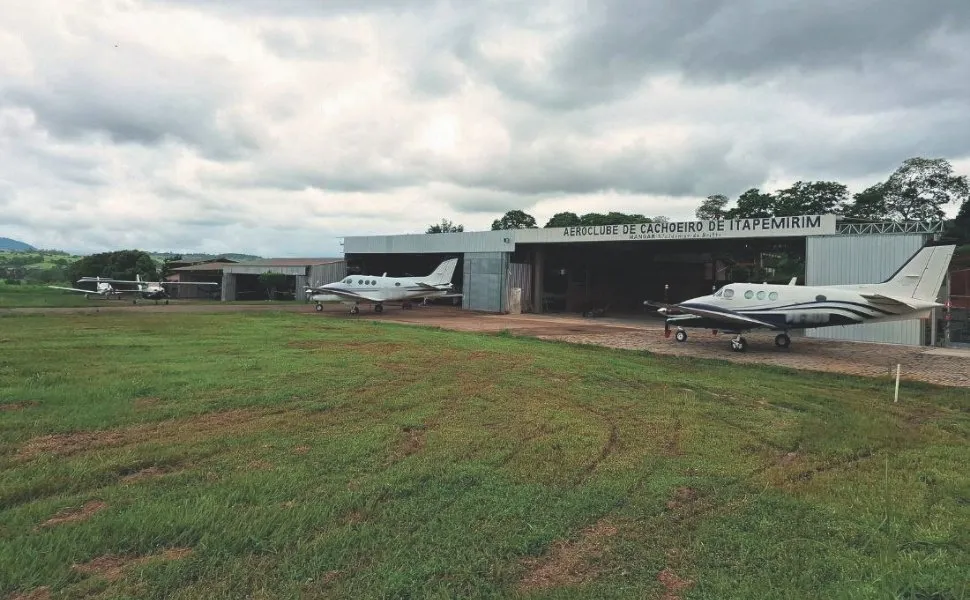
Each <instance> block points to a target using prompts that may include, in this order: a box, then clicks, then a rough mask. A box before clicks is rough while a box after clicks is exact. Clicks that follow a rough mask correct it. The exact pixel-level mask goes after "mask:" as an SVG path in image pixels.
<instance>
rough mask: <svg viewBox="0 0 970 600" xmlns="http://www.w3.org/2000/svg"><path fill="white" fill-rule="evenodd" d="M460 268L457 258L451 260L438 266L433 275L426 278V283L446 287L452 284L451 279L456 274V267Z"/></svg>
mask: <svg viewBox="0 0 970 600" xmlns="http://www.w3.org/2000/svg"><path fill="white" fill-rule="evenodd" d="M456 266H458V259H457V258H449V259H448V260H446V261H445V262H443V263H441V264H440V265H438V268H437V269H435V270H434V272H433V273H431V275H428V276H427V277H425V278H424V282H425V283H428V284H430V285H446V284H449V283H451V278H452V276H454V274H455V267H456Z"/></svg>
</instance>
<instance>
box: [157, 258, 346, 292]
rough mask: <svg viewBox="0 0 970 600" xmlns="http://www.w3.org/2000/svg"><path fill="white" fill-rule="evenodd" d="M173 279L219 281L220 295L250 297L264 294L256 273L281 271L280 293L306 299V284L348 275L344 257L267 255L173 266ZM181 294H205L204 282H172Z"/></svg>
mask: <svg viewBox="0 0 970 600" xmlns="http://www.w3.org/2000/svg"><path fill="white" fill-rule="evenodd" d="M172 273H173V276H172V277H169V279H170V280H173V281H212V282H216V283H220V284H221V288H220V290H221V299H222V300H223V301H227V300H250V299H262V298H264V297H265V294H266V292H265V290H264V288H263V286H262V285H261V284H260V281H259V276H260V275H262V274H264V273H273V274H278V275H283V276H284V278H283V281H282V285H281V286H280V288H279V290H278V291H279V294H280V297H283V298H289V299H293V300H298V301H303V300H306V293H305V290H306V287H307V285H308V284H313V285H323V284H327V283H332V282H334V281H340V280H341V279H343V278H344V277H345V276H346V275H347V263H346V261H345V260H344V259H343V258H267V259H260V260H253V261H245V262H233V261H228V260H222V261H213V262H204V263H198V264H194V265H188V266H185V267H178V268H175V269H172ZM173 287H174V291H175V293H177V294H180V295H179V296H178V297H180V298H189V297H205V294H206V293H208V292H209V291H208V290H207V289H206V288H205V287H204V286H185V288H184V289H183V288H181V287H180V286H173Z"/></svg>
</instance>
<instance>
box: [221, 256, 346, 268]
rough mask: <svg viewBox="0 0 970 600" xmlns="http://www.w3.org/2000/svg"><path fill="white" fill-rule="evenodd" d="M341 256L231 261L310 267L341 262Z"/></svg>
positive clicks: (239, 265)
mask: <svg viewBox="0 0 970 600" xmlns="http://www.w3.org/2000/svg"><path fill="white" fill-rule="evenodd" d="M343 261H344V259H343V258H342V257H341V258H264V259H260V260H245V261H242V262H237V263H233V265H232V266H238V267H310V266H313V265H331V264H333V263H339V262H343Z"/></svg>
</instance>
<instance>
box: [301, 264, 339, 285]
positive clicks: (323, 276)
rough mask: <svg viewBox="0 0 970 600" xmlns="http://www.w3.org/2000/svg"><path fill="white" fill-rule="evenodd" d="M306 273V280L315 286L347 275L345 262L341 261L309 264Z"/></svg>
mask: <svg viewBox="0 0 970 600" xmlns="http://www.w3.org/2000/svg"><path fill="white" fill-rule="evenodd" d="M308 275H309V276H308V278H307V281H308V282H309V283H310V284H311V285H313V286H315V287H316V286H321V285H327V284H328V283H333V282H335V281H340V280H341V279H343V278H344V277H346V276H347V263H346V261H341V262H335V263H330V264H326V265H311V266H310V272H309V273H308Z"/></svg>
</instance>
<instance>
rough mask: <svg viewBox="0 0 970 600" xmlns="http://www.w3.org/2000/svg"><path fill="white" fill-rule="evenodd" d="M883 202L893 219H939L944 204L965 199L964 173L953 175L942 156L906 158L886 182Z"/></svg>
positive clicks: (941, 217)
mask: <svg viewBox="0 0 970 600" xmlns="http://www.w3.org/2000/svg"><path fill="white" fill-rule="evenodd" d="M886 187H887V189H886V206H887V208H888V209H889V211H888V212H889V218H890V219H892V220H894V221H942V220H943V219H944V218H945V216H946V214H945V213H944V211H943V207H944V206H945V205H947V204H952V203H955V202H961V201H965V200H966V198H967V197H968V195H970V192H968V185H967V177H966V176H965V175H954V174H953V167H952V166H951V165H950V163H949V161H947V160H946V159H943V158H909V159H906V160H905V161H903V164H902V165H900V166H899V168H898V169H896V170H895V171H894V172H893V174H892V175H890V176H889V180H888V181H887V182H886Z"/></svg>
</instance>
